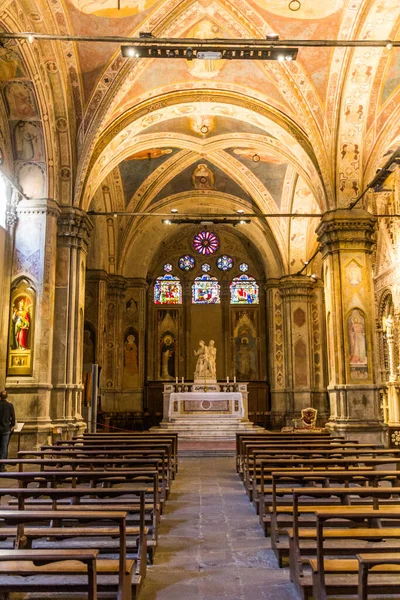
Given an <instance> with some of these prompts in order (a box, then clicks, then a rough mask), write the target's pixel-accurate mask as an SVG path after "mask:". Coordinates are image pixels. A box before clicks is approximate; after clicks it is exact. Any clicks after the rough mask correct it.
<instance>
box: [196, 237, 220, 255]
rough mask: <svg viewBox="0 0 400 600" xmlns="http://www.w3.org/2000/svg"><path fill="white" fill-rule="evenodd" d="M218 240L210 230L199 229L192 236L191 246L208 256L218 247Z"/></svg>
mask: <svg viewBox="0 0 400 600" xmlns="http://www.w3.org/2000/svg"><path fill="white" fill-rule="evenodd" d="M218 246H219V240H218V238H217V236H216V235H215V233H212V232H211V231H201V232H200V233H198V234H197V235H195V236H194V238H193V248H194V249H195V250H196V252H198V253H199V254H203V255H204V256H209V255H210V254H214V252H215V251H216V250H217V249H218Z"/></svg>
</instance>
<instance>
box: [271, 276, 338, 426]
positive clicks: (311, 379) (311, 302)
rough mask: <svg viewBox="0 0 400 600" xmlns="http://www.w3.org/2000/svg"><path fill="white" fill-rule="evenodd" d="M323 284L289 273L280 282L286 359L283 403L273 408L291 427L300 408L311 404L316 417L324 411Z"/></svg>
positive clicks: (321, 419) (297, 416)
mask: <svg viewBox="0 0 400 600" xmlns="http://www.w3.org/2000/svg"><path fill="white" fill-rule="evenodd" d="M321 288H322V284H321V283H320V282H319V281H316V279H314V278H312V277H309V276H306V275H300V276H299V275H288V276H286V277H282V278H281V280H280V282H279V293H280V295H281V298H282V316H283V340H284V344H283V346H284V362H285V395H284V404H283V406H280V407H273V411H275V410H277V412H278V413H281V415H282V417H284V421H286V423H283V424H285V425H288V426H290V425H291V420H292V419H293V418H299V417H300V415H301V410H302V409H303V408H307V407H309V406H312V407H313V408H316V409H317V410H318V419H319V421H320V422H321V421H322V422H325V421H326V419H327V417H328V414H327V402H326V394H325V391H324V385H325V377H324V370H323V363H322V358H321V345H322V338H323V328H322V326H321V320H322V319H321V316H322V315H321V313H322V311H321Z"/></svg>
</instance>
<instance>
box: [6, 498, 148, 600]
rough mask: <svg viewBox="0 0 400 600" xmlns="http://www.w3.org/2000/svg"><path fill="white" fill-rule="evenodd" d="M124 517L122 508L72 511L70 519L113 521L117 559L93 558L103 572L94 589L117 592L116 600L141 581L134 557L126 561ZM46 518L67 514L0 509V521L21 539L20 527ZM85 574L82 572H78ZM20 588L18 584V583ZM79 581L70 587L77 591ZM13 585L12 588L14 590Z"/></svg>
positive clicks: (125, 598)
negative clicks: (15, 530)
mask: <svg viewBox="0 0 400 600" xmlns="http://www.w3.org/2000/svg"><path fill="white" fill-rule="evenodd" d="M126 517H127V513H126V512H123V511H119V512H117V511H113V512H111V511H110V512H106V511H96V512H93V513H89V514H88V513H87V512H78V511H76V512H74V520H76V521H83V522H88V521H103V520H105V521H114V522H116V523H117V524H118V527H119V552H118V558H117V559H106V560H97V561H96V570H97V574H98V575H100V574H102V575H104V577H103V578H100V577H98V579H97V588H98V591H107V592H110V591H111V592H114V593H115V592H117V598H118V600H131V598H132V597H136V595H137V593H138V590H139V588H140V585H141V583H142V576H141V574H140V572H138V571H137V570H136V573H135V575H134V567H135V561H134V560H127V558H126ZM49 519H57V520H58V521H59V522H62V521H63V520H67V521H68V520H70V519H71V513H70V512H65V511H45V512H43V513H41V512H39V511H27V510H24V511H10V510H0V521H3V522H5V523H6V524H8V525H16V526H17V528H18V536H19V538H20V539H23V536H24V526H25V525H26V524H27V523H37V522H38V521H39V522H40V520H42V521H44V522H47V521H48V520H49ZM82 573H85V571H82ZM20 586H21V587H22V583H21V584H20ZM85 588H86V584H85ZM80 589H82V588H80V582H79V581H78V580H77V578H75V581H73V587H72V589H71V591H72V590H75V591H80ZM15 590H16V588H15V587H14V588H13V591H15Z"/></svg>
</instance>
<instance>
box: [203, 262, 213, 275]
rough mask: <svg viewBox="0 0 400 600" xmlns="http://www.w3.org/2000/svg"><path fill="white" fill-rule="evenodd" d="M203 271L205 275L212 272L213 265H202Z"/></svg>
mask: <svg viewBox="0 0 400 600" xmlns="http://www.w3.org/2000/svg"><path fill="white" fill-rule="evenodd" d="M201 270H202V271H203V273H208V271H210V270H211V265H209V264H208V263H204V265H201Z"/></svg>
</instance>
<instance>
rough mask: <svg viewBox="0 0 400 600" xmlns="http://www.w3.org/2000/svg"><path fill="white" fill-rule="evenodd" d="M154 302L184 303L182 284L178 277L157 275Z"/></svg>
mask: <svg viewBox="0 0 400 600" xmlns="http://www.w3.org/2000/svg"><path fill="white" fill-rule="evenodd" d="M154 304H182V286H181V282H180V281H179V278H178V277H175V276H174V275H163V276H162V277H157V280H156V282H155V284H154Z"/></svg>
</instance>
